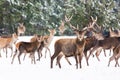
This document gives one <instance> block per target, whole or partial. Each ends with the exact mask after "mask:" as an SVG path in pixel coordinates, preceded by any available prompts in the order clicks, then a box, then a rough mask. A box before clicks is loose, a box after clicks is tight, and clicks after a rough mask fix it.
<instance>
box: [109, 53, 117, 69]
mask: <svg viewBox="0 0 120 80" xmlns="http://www.w3.org/2000/svg"><path fill="white" fill-rule="evenodd" d="M114 59H115V57H114V55H113V56H112V57H110V59H109V62H108V67H109V66H110V62H111V61H112V60H114Z"/></svg>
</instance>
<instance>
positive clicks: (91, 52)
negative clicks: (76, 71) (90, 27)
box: [87, 46, 98, 60]
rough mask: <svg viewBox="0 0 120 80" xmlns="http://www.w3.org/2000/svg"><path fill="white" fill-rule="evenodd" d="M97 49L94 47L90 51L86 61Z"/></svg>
mask: <svg viewBox="0 0 120 80" xmlns="http://www.w3.org/2000/svg"><path fill="white" fill-rule="evenodd" d="M97 49H98V47H97V46H95V47H94V48H93V49H92V50H90V53H89V55H88V57H87V60H88V59H89V58H90V56H91V54H92V55H93V52H94V51H95V50H97Z"/></svg>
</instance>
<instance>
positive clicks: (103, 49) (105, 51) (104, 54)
mask: <svg viewBox="0 0 120 80" xmlns="http://www.w3.org/2000/svg"><path fill="white" fill-rule="evenodd" d="M103 51H104V55H105V57H106V51H105V49H103Z"/></svg>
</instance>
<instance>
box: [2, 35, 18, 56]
mask: <svg viewBox="0 0 120 80" xmlns="http://www.w3.org/2000/svg"><path fill="white" fill-rule="evenodd" d="M17 40H18V36H17V35H16V33H13V34H12V36H11V37H0V49H3V48H6V57H7V53H8V52H7V47H9V48H10V49H11V57H12V53H13V44H14V43H15V42H16V41H17ZM0 57H1V54H0Z"/></svg>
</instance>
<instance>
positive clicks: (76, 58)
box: [75, 55, 79, 69]
mask: <svg viewBox="0 0 120 80" xmlns="http://www.w3.org/2000/svg"><path fill="white" fill-rule="evenodd" d="M78 57H79V56H78V55H75V61H76V69H78V62H79V61H78Z"/></svg>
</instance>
